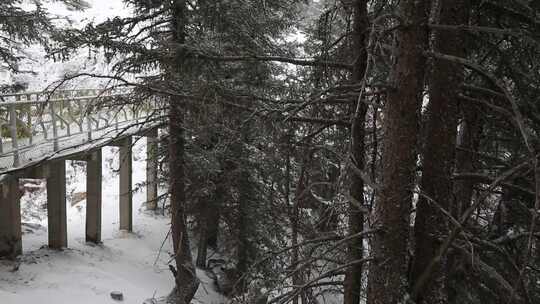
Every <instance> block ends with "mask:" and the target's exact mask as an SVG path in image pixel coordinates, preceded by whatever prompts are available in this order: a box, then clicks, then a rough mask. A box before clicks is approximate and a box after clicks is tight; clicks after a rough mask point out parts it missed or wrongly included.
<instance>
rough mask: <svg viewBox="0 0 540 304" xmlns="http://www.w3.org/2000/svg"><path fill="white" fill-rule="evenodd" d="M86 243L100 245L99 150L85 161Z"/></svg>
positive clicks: (100, 173) (100, 174)
mask: <svg viewBox="0 0 540 304" xmlns="http://www.w3.org/2000/svg"><path fill="white" fill-rule="evenodd" d="M86 164H87V165H86V241H87V242H92V243H96V244H98V243H101V194H102V193H101V177H102V172H101V148H100V149H97V150H96V151H94V152H92V153H91V154H90V155H89V156H88V157H87V159H86Z"/></svg>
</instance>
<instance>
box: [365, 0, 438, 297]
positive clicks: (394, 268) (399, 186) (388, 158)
mask: <svg viewBox="0 0 540 304" xmlns="http://www.w3.org/2000/svg"><path fill="white" fill-rule="evenodd" d="M428 7H429V6H428V1H427V0H417V1H400V2H399V14H400V17H401V22H402V23H401V26H400V28H399V29H398V32H397V37H396V38H397V39H396V41H397V43H398V45H397V48H396V54H395V55H396V56H395V60H396V62H395V63H394V67H393V70H392V74H391V81H392V85H393V88H392V89H391V90H389V91H388V97H387V101H386V104H385V107H384V110H383V113H384V115H383V117H384V138H383V151H382V185H381V189H380V197H379V199H378V200H377V201H376V202H375V206H374V219H373V220H374V226H375V228H378V229H379V230H378V231H377V232H376V233H375V234H374V236H373V240H372V251H371V252H372V255H373V256H374V258H375V259H376V260H375V261H373V262H372V263H371V264H370V265H371V267H370V271H369V284H368V301H367V303H368V304H390V303H398V302H400V301H402V300H403V298H404V297H405V295H406V294H407V247H408V239H409V222H410V211H411V200H412V190H413V187H414V179H415V167H416V155H417V152H416V141H417V134H418V125H419V112H420V104H421V101H422V92H423V79H424V68H425V58H424V56H423V54H422V52H423V51H424V50H425V49H426V45H427V37H428V35H427V30H426V29H427V25H426V22H427V11H428Z"/></svg>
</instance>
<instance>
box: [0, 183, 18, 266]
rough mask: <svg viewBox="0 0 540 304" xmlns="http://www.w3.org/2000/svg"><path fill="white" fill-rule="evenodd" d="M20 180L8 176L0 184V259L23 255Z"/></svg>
mask: <svg viewBox="0 0 540 304" xmlns="http://www.w3.org/2000/svg"><path fill="white" fill-rule="evenodd" d="M19 199H20V192H19V179H18V178H17V177H15V176H11V175H6V176H5V179H4V181H2V183H1V184H0V258H8V259H14V258H15V257H17V256H18V255H20V254H21V253H22V237H21V236H22V233H21V209H20V204H19Z"/></svg>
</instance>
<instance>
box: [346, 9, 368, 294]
mask: <svg viewBox="0 0 540 304" xmlns="http://www.w3.org/2000/svg"><path fill="white" fill-rule="evenodd" d="M353 26H354V29H353V50H352V54H353V55H354V59H355V64H354V69H353V72H352V77H351V80H352V82H353V83H359V82H361V81H362V80H363V78H364V74H365V72H366V64H367V50H366V36H367V33H368V32H369V19H368V13H367V0H356V1H355V2H354V3H353ZM358 102H362V101H358ZM357 106H359V107H360V108H359V111H358V113H356V107H357ZM354 109H355V110H354V111H355V115H354V118H353V123H352V128H351V156H352V158H353V163H354V165H355V166H357V167H358V168H363V167H364V158H365V157H364V153H365V151H364V150H365V147H364V135H365V129H364V122H365V116H366V112H367V105H366V104H365V103H362V104H360V105H355V107H354ZM350 194H351V197H352V198H353V199H354V200H356V202H349V234H350V235H352V234H356V233H358V232H360V231H362V230H363V229H364V215H363V213H362V211H361V208H360V206H358V204H362V205H363V204H364V182H363V180H362V178H361V177H360V176H358V175H357V174H354V173H353V174H352V176H351V189H350ZM363 241H364V240H363V238H356V239H354V240H352V241H351V242H350V243H349V245H348V260H349V261H356V260H361V259H362V258H363V255H364V252H363V251H364V246H363ZM361 292H362V264H360V263H358V264H356V265H354V266H352V267H350V268H349V269H347V272H346V275H345V287H344V297H343V303H344V304H358V303H360V295H361Z"/></svg>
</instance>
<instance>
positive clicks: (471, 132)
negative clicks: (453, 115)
mask: <svg viewBox="0 0 540 304" xmlns="http://www.w3.org/2000/svg"><path fill="white" fill-rule="evenodd" d="M460 107H461V112H462V114H461V115H462V121H461V125H460V130H459V133H458V135H457V143H456V147H457V150H456V173H470V172H475V166H476V165H477V158H478V157H477V154H476V152H478V148H479V146H480V136H481V134H482V127H483V123H482V121H481V119H480V115H481V112H479V110H478V109H477V108H476V107H475V106H473V105H472V104H470V103H469V102H465V103H463V104H462V105H461V106H460ZM473 191H474V180H472V179H462V180H457V181H455V182H454V196H455V198H456V205H455V206H454V209H453V210H454V211H453V213H452V214H453V215H454V217H456V218H457V217H459V216H461V214H463V211H465V210H466V209H467V208H468V207H469V206H470V204H471V200H472V196H473Z"/></svg>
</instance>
